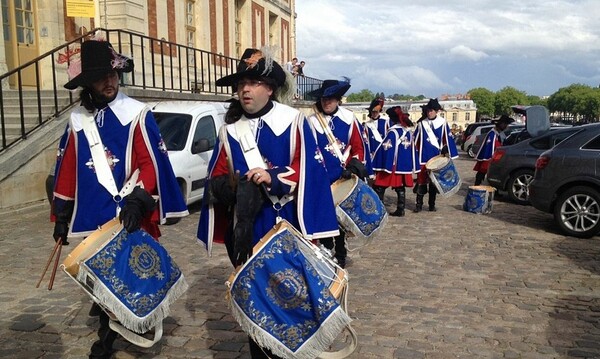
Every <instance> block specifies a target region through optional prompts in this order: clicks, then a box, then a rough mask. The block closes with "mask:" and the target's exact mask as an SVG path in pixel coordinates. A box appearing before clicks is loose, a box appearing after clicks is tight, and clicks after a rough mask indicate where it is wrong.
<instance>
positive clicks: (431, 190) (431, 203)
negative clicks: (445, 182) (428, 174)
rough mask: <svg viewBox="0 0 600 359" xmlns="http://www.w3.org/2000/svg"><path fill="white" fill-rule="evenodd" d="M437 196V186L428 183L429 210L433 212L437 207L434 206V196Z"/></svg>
mask: <svg viewBox="0 0 600 359" xmlns="http://www.w3.org/2000/svg"><path fill="white" fill-rule="evenodd" d="M436 196H437V188H435V185H434V184H433V183H430V184H429V201H428V204H429V212H435V211H437V209H436V208H435V197H436Z"/></svg>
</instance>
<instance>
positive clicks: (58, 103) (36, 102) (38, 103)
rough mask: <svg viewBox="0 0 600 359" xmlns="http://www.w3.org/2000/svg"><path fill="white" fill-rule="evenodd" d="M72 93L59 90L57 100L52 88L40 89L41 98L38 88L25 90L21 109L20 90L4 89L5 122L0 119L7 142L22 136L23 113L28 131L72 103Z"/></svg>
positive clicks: (0, 128) (0, 126) (9, 142)
mask: <svg viewBox="0 0 600 359" xmlns="http://www.w3.org/2000/svg"><path fill="white" fill-rule="evenodd" d="M70 95H71V94H70V92H69V91H67V90H58V91H57V92H56V100H55V97H54V91H52V90H40V93H39V98H38V92H37V90H23V91H22V96H23V101H22V111H21V102H20V101H19V92H18V91H17V90H3V91H2V101H3V103H2V105H3V106H2V111H3V116H4V121H3V123H2V122H1V121H0V131H1V130H2V129H4V131H5V134H6V143H7V144H11V143H13V142H14V141H16V140H18V139H19V138H20V137H21V133H22V128H21V114H22V116H23V123H24V125H25V127H24V128H25V133H28V132H30V131H31V130H33V129H35V128H36V127H38V126H39V125H40V124H42V123H43V122H46V121H47V120H48V119H49V118H51V117H53V116H54V115H55V114H56V112H57V111H60V110H62V109H64V108H65V107H66V106H68V105H69V104H70V103H71V98H70ZM3 127H4V128H3Z"/></svg>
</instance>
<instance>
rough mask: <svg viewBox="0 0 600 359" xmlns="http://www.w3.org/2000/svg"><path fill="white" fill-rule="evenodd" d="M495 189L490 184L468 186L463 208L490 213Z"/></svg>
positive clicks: (479, 212) (474, 211)
mask: <svg viewBox="0 0 600 359" xmlns="http://www.w3.org/2000/svg"><path fill="white" fill-rule="evenodd" d="M495 191H496V189H495V188H494V187H492V186H469V190H468V191H467V196H466V197H465V203H464V204H463V209H464V210H465V211H467V212H471V213H477V214H488V213H492V207H493V205H494V192H495Z"/></svg>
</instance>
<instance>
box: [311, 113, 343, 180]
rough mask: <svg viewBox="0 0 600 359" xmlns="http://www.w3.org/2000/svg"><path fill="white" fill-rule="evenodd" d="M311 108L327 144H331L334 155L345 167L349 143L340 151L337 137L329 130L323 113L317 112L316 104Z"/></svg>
mask: <svg viewBox="0 0 600 359" xmlns="http://www.w3.org/2000/svg"><path fill="white" fill-rule="evenodd" d="M312 109H313V111H314V112H315V117H316V118H317V121H319V124H320V125H321V128H322V129H323V132H324V133H325V136H327V141H328V142H329V145H330V146H331V148H333V152H334V154H335V157H337V158H338V159H339V160H340V162H341V165H342V167H344V168H346V160H347V159H348V156H349V155H350V145H348V146H347V147H346V150H345V151H344V153H342V149H341V148H340V144H339V142H338V141H337V138H336V137H335V135H334V134H333V132H331V128H330V127H329V124H328V123H327V121H326V120H325V117H323V115H321V112H319V109H317V107H316V106H314V105H313V108H312Z"/></svg>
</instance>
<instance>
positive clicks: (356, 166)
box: [342, 157, 367, 179]
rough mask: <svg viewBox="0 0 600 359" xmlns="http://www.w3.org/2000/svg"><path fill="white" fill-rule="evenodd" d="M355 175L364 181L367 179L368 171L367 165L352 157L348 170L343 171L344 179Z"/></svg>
mask: <svg viewBox="0 0 600 359" xmlns="http://www.w3.org/2000/svg"><path fill="white" fill-rule="evenodd" d="M352 174H355V175H356V176H357V177H358V178H360V179H364V178H366V177H367V169H366V167H365V165H364V164H363V163H362V162H360V161H359V160H358V159H357V158H355V157H352V158H351V159H350V162H348V164H347V165H346V168H345V169H344V170H343V171H342V178H345V179H348V178H350V177H352Z"/></svg>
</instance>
